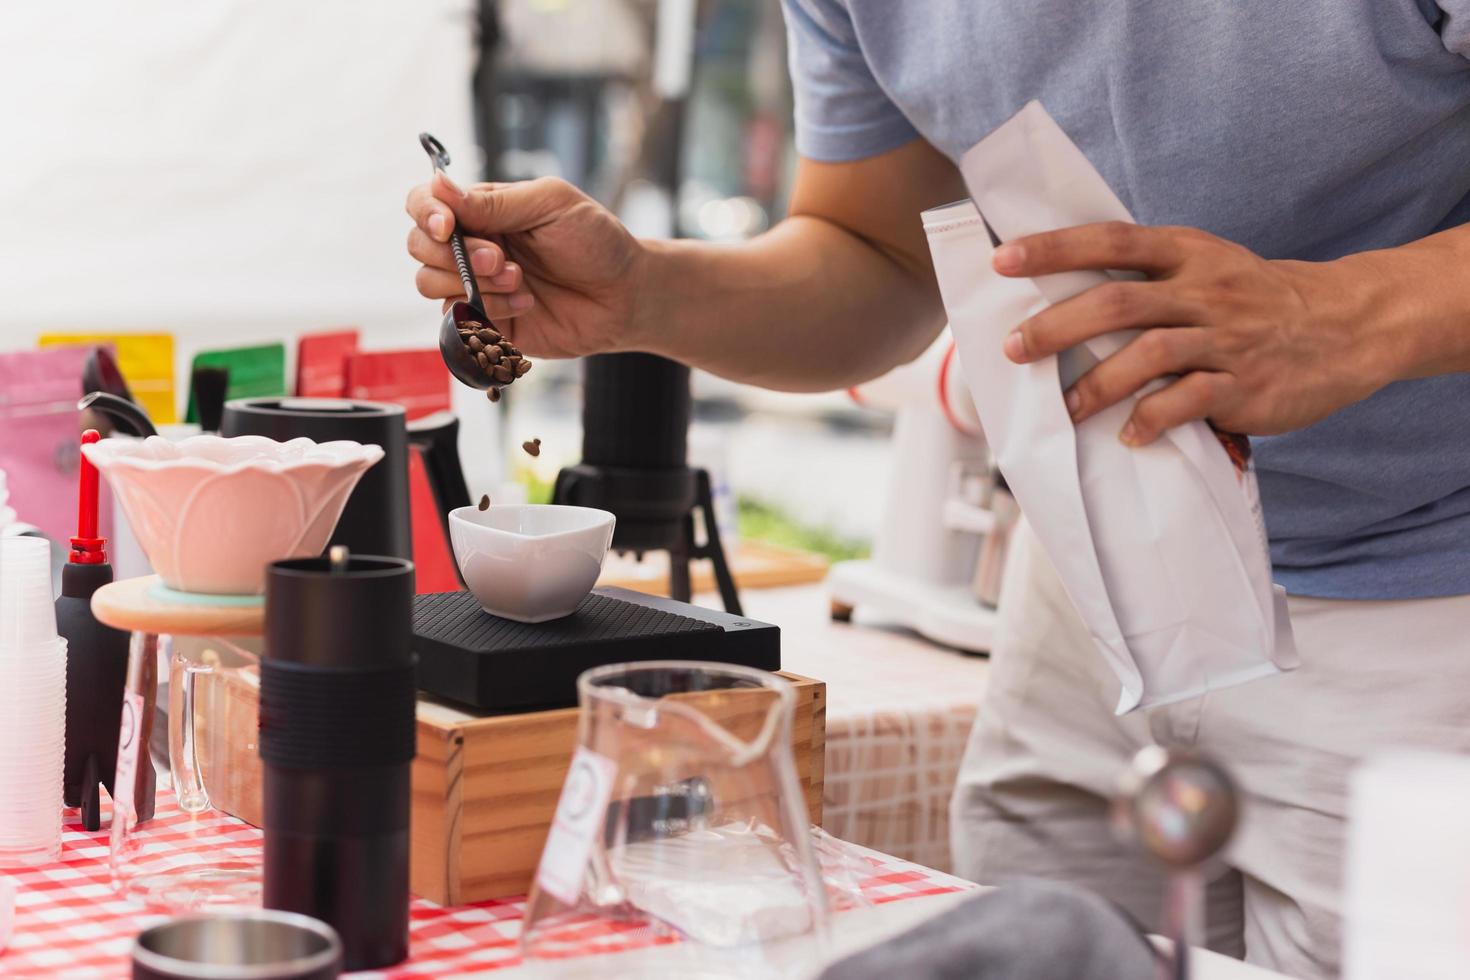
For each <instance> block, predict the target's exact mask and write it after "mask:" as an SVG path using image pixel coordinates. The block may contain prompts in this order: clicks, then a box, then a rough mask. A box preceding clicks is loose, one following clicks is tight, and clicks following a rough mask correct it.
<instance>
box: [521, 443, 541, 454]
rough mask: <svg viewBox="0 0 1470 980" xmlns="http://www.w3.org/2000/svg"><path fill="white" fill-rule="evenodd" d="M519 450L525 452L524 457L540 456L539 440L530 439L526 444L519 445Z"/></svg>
mask: <svg viewBox="0 0 1470 980" xmlns="http://www.w3.org/2000/svg"><path fill="white" fill-rule="evenodd" d="M521 448H522V449H524V450H525V451H526V455H527V456H540V455H541V440H540V439H530V440H528V441H526V442H523V443H521Z"/></svg>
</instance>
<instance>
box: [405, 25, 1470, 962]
mask: <svg viewBox="0 0 1470 980" xmlns="http://www.w3.org/2000/svg"><path fill="white" fill-rule="evenodd" d="M785 4H786V14H787V23H788V31H789V37H790V46H791V70H792V74H793V76H794V77H795V81H796V132H797V147H798V149H799V151H800V154H801V160H800V162H799V164H798V167H797V175H796V184H795V189H794V193H793V197H792V203H791V211H790V216H789V217H788V218H787V219H786V220H785V221H783V222H781V223H780V224H779V225H777V226H776V227H775V228H773V229H772V230H771V231H769V232H767V233H766V234H764V235H762V236H760V237H759V238H756V239H754V240H752V241H750V242H748V243H745V244H741V245H735V246H727V245H712V244H705V243H699V242H689V241H676V242H664V241H640V240H638V239H636V238H634V237H633V236H632V235H630V234H629V233H628V232H627V231H626V230H625V229H624V228H623V227H622V226H621V225H619V223H618V222H617V220H616V219H615V218H614V217H613V216H612V215H611V214H609V213H608V212H607V211H606V210H604V209H603V208H602V207H600V206H599V205H598V204H596V203H594V202H593V201H592V200H591V199H589V198H588V197H587V196H586V195H584V194H582V193H581V192H580V191H578V190H577V189H576V188H574V187H571V186H569V185H568V184H566V183H564V182H561V181H558V180H552V179H542V180H535V181H530V182H526V183H516V184H503V185H487V184H481V185H477V186H474V187H471V188H468V189H467V190H462V189H460V188H458V187H455V186H454V185H453V184H451V183H450V182H449V181H447V180H446V179H444V178H443V177H438V178H436V179H435V182H434V183H433V184H431V185H426V186H422V187H418V188H415V189H414V190H413V192H412V193H411V194H410V195H409V199H408V211H409V213H410V214H411V215H412V216H413V219H414V222H415V227H414V228H413V230H412V232H411V233H410V236H409V241H408V248H409V251H410V253H411V254H412V255H413V256H414V257H415V258H416V259H418V260H419V261H420V262H421V263H422V265H423V267H422V268H421V269H420V270H419V272H418V288H419V290H420V291H421V292H422V293H423V294H424V295H425V296H429V297H433V298H435V299H446V300H447V299H453V298H455V297H456V296H457V295H458V294H459V293H460V291H461V289H460V284H459V278H458V276H457V275H456V274H455V271H454V263H453V259H452V257H451V255H450V251H449V248H448V246H447V245H446V244H445V243H446V241H447V239H448V236H449V231H450V229H451V227H453V226H454V225H455V224H458V225H459V226H460V227H461V228H462V229H463V231H464V232H465V233H466V235H468V236H471V238H470V242H469V244H470V248H471V250H472V257H471V262H472V265H473V267H474V269H475V272H476V274H477V276H478V278H479V281H480V288H481V290H482V291H484V293H485V294H486V297H487V302H488V304H489V309H488V312H489V313H490V315H491V316H492V317H495V318H497V319H500V320H503V321H504V322H505V323H506V324H507V325H508V327H509V330H510V332H511V333H512V335H513V337H514V339H515V342H516V343H517V344H518V345H519V346H520V347H522V348H523V349H524V350H525V351H526V352H527V353H528V354H530V355H532V356H543V357H544V356H571V355H579V354H590V353H594V352H601V351H615V350H641V351H652V352H655V353H659V354H662V355H665V356H667V357H671V358H675V359H678V360H681V361H684V362H687V363H689V364H692V365H694V366H697V367H700V368H703V369H705V370H708V371H712V372H714V373H716V374H720V375H723V376H725V377H728V378H732V379H735V380H738V381H744V382H750V383H753V384H759V385H764V386H767V387H771V388H781V389H787V390H798V391H815V390H823V389H831V388H839V387H843V386H847V385H852V384H855V383H857V382H861V381H864V380H867V379H869V378H872V377H874V376H876V375H880V374H882V373H884V372H886V371H887V370H889V369H890V368H892V367H894V366H895V365H897V364H900V363H903V362H904V361H906V360H908V359H910V358H912V357H914V356H916V355H917V354H918V353H919V352H920V351H922V350H924V349H925V347H927V346H928V344H929V343H930V341H931V340H932V339H933V338H934V336H935V335H936V333H937V331H938V330H939V329H940V328H941V326H942V325H943V322H944V312H943V309H942V308H941V305H940V300H939V296H938V293H937V291H936V288H935V283H934V274H933V271H932V269H931V268H930V263H929V257H928V251H927V248H926V245H925V240H924V236H923V232H922V229H921V227H920V223H919V219H918V215H919V212H921V211H923V210H924V209H926V208H929V207H932V206H935V205H939V204H943V203H946V202H949V201H952V200H955V199H957V198H961V197H964V196H965V190H964V187H963V185H962V183H961V182H960V180H959V177H958V175H957V171H956V167H955V163H956V161H957V160H958V158H959V157H960V156H961V155H962V154H963V153H964V152H965V150H967V149H968V148H969V147H970V146H972V145H974V144H975V143H976V142H977V141H979V140H980V139H981V138H982V137H984V136H985V135H986V134H987V133H988V132H990V131H991V130H992V129H994V128H995V127H996V126H997V125H999V124H1000V123H1002V122H1003V121H1005V120H1006V119H1007V118H1009V117H1010V116H1011V115H1012V114H1013V113H1014V112H1016V110H1018V109H1019V108H1020V107H1021V106H1022V105H1023V104H1024V103H1025V102H1026V101H1027V100H1029V99H1033V98H1037V99H1040V100H1041V101H1042V103H1043V104H1044V105H1045V106H1046V108H1047V109H1048V110H1049V111H1050V112H1051V114H1052V115H1053V116H1055V117H1056V119H1057V120H1058V122H1059V123H1060V124H1061V126H1062V128H1063V129H1065V130H1066V131H1067V133H1068V135H1069V136H1071V138H1072V139H1073V140H1074V141H1075V142H1076V143H1077V144H1078V145H1079V146H1080V147H1081V148H1082V150H1083V152H1084V153H1086V155H1087V156H1088V158H1089V159H1090V160H1091V161H1092V163H1093V164H1094V165H1095V166H1096V167H1097V168H1098V170H1099V171H1100V172H1101V173H1102V174H1103V176H1104V177H1105V178H1106V179H1107V180H1108V182H1109V184H1110V185H1111V186H1112V187H1113V188H1114V189H1115V190H1116V191H1117V192H1118V194H1119V196H1120V197H1121V198H1122V199H1123V201H1124V203H1125V204H1126V205H1127V206H1128V207H1129V208H1130V209H1131V211H1132V213H1133V214H1134V215H1136V216H1137V218H1138V220H1139V222H1140V224H1139V226H1137V227H1134V226H1125V225H1098V226H1085V227H1078V228H1072V229H1067V230H1063V231H1058V232H1054V233H1050V234H1044V235H1036V236H1032V237H1029V238H1024V239H1019V240H1016V241H1014V242H1011V243H1009V244H1007V245H1006V246H1005V247H1002V248H1001V249H999V250H998V251H997V253H996V255H995V267H996V269H997V271H999V272H1001V273H1003V274H1006V275H1013V276H1036V275H1043V274H1046V273H1051V272H1058V271H1062V270H1068V269H1127V270H1135V271H1137V272H1139V273H1142V275H1143V277H1144V278H1142V279H1141V280H1140V281H1135V282H1117V283H1111V284H1108V285H1104V286H1099V287H1097V288H1095V289H1093V290H1091V291H1089V292H1086V293H1083V294H1081V295H1079V296H1077V297H1075V298H1073V299H1071V300H1068V301H1067V302H1065V303H1061V304H1058V305H1057V306H1054V307H1052V308H1050V309H1048V310H1046V311H1045V312H1042V313H1040V314H1038V315H1036V316H1035V317H1033V318H1032V319H1031V320H1029V321H1027V322H1026V323H1023V324H1021V325H1020V327H1019V328H1018V329H1017V331H1016V332H1015V333H1014V334H1012V335H1011V336H1010V337H1009V338H1008V339H1007V341H1006V342H1005V347H1004V350H1003V351H1000V350H998V351H996V356H997V357H1001V356H1004V357H1009V358H1011V359H1012V360H1014V361H1018V362H1025V361H1028V360H1032V359H1035V358H1041V357H1046V356H1048V355H1050V354H1052V353H1054V352H1056V351H1058V350H1061V349H1063V348H1065V347H1067V346H1069V345H1072V344H1075V343H1077V342H1078V341H1080V340H1082V339H1084V338H1086V337H1090V336H1093V335H1096V334H1098V333H1102V332H1106V331H1111V330H1116V329H1123V328H1137V329H1140V330H1141V331H1142V332H1141V333H1140V334H1139V336H1138V338H1137V339H1136V340H1134V341H1133V342H1132V343H1130V344H1129V345H1128V346H1127V347H1126V348H1124V349H1123V350H1122V351H1121V352H1119V353H1118V354H1116V355H1115V356H1113V357H1111V358H1109V359H1108V360H1106V361H1104V362H1103V363H1101V364H1099V365H1098V366H1097V367H1095V368H1094V369H1093V370H1092V371H1091V373H1089V374H1088V375H1086V376H1085V377H1083V378H1082V379H1081V380H1080V381H1078V382H1077V384H1076V385H1075V386H1074V387H1073V388H1072V389H1071V390H1070V391H1069V392H1068V393H1067V399H1068V405H1069V407H1070V409H1071V411H1072V413H1073V416H1074V418H1077V419H1082V418H1085V417H1087V416H1089V415H1092V414H1094V413H1096V412H1098V411H1099V410H1101V409H1102V408H1104V407H1105V406H1107V405H1110V404H1113V403H1115V402H1117V401H1118V400H1120V399H1122V398H1124V397H1127V396H1129V395H1131V394H1132V393H1134V392H1136V391H1137V390H1138V389H1139V388H1141V387H1142V386H1144V385H1146V384H1148V383H1149V382H1150V381H1152V380H1154V379H1157V378H1172V379H1173V380H1172V381H1170V382H1169V383H1167V384H1165V385H1164V386H1163V387H1162V388H1160V389H1159V390H1158V391H1157V392H1155V393H1152V394H1150V395H1148V396H1147V397H1145V398H1143V399H1141V400H1140V401H1139V402H1138V404H1137V406H1136V408H1135V409H1134V412H1133V414H1132V418H1131V419H1130V420H1129V422H1128V423H1127V425H1125V426H1124V427H1123V428H1122V429H1121V431H1120V432H1119V438H1120V439H1122V440H1123V441H1124V442H1125V443H1127V444H1129V445H1132V446H1140V447H1141V446H1145V445H1147V444H1148V443H1149V442H1151V441H1152V440H1153V439H1155V438H1157V437H1158V435H1159V433H1160V432H1162V431H1163V430H1165V429H1167V428H1168V427H1170V426H1174V425H1178V424H1180V423H1181V422H1184V421H1186V420H1189V419H1199V418H1207V419H1210V420H1211V421H1213V422H1215V423H1216V424H1218V425H1219V426H1221V427H1222V428H1225V429H1231V430H1235V431H1240V432H1246V433H1250V434H1252V435H1254V436H1258V437H1260V438H1258V439H1256V440H1255V451H1256V459H1257V465H1258V468H1259V475H1260V487H1261V493H1262V497H1263V498H1264V504H1265V514H1266V521H1267V527H1268V531H1269V534H1270V538H1271V553H1272V557H1273V561H1274V565H1275V575H1276V578H1277V580H1278V581H1279V582H1281V583H1282V584H1283V585H1285V586H1286V588H1287V589H1288V590H1289V591H1290V592H1291V593H1292V600H1291V612H1292V619H1293V624H1294V626H1295V631H1296V639H1297V644H1298V646H1299V648H1300V652H1301V656H1302V661H1303V666H1302V667H1301V668H1300V669H1298V670H1297V671H1295V672H1294V673H1291V674H1287V675H1284V676H1279V677H1274V678H1271V679H1267V680H1261V681H1257V682H1254V683H1252V684H1247V685H1243V686H1241V687H1237V688H1234V689H1231V690H1228V691H1225V692H1220V693H1214V694H1211V695H1209V696H1207V697H1205V698H1201V699H1196V700H1194V701H1191V702H1188V703H1186V704H1182V705H1174V706H1171V707H1167V708H1162V709H1159V710H1157V711H1154V712H1151V713H1148V714H1134V715H1129V716H1127V717H1124V718H1122V719H1118V718H1114V717H1113V716H1112V713H1111V707H1112V705H1113V704H1114V703H1115V702H1116V693H1117V692H1116V691H1115V690H1109V687H1108V685H1109V684H1110V683H1113V682H1111V681H1109V680H1108V678H1107V677H1106V676H1105V671H1104V670H1103V669H1102V668H1101V661H1100V658H1099V657H1098V656H1097V654H1096V652H1095V651H1094V649H1093V646H1092V643H1091V641H1090V639H1089V638H1088V636H1087V634H1086V632H1085V630H1083V629H1082V627H1081V626H1080V625H1079V623H1078V620H1077V617H1076V615H1075V613H1074V612H1073V611H1072V609H1071V607H1070V605H1069V603H1068V601H1067V599H1066V597H1065V595H1064V594H1063V592H1062V591H1061V589H1060V588H1059V586H1058V584H1057V582H1056V579H1055V575H1054V574H1053V572H1052V571H1051V569H1050V566H1049V564H1048V563H1047V561H1046V559H1045V557H1044V556H1043V555H1042V554H1041V553H1040V551H1039V549H1037V548H1036V547H1035V546H1034V544H1029V545H1028V544H1025V543H1023V544H1022V545H1021V546H1020V547H1019V549H1018V552H1017V554H1016V557H1015V559H1014V561H1013V562H1012V567H1011V570H1010V574H1011V581H1010V582H1009V584H1008V586H1007V592H1006V595H1007V596H1008V599H1007V602H1006V603H1005V606H1004V608H1003V609H1002V620H1003V622H1002V625H1001V628H1000V630H999V639H998V644H997V649H996V651H995V658H994V659H995V663H994V667H993V673H992V680H991V682H990V685H989V690H988V693H987V699H986V703H985V705H984V706H983V708H982V711H981V721H980V723H979V725H978V726H977V729H976V731H975V733H974V736H973V739H972V745H971V750H970V753H969V757H968V760H967V764H966V770H965V773H964V774H963V776H962V779H961V785H960V787H959V790H958V793H957V797H956V801H955V809H954V814H955V850H956V855H957V858H958V862H959V870H960V871H961V872H962V873H963V874H965V875H967V876H969V877H972V878H975V879H977V880H981V881H997V880H1002V879H1003V878H1005V877H1006V876H1008V875H1011V874H1041V875H1049V876H1053V877H1057V878H1066V879H1071V880H1073V881H1077V882H1080V883H1082V884H1084V885H1086V886H1088V887H1090V888H1093V889H1095V890H1096V891H1099V892H1101V893H1103V894H1105V895H1108V896H1110V897H1112V898H1114V899H1116V900H1118V901H1119V902H1121V903H1122V904H1124V905H1125V906H1127V907H1128V908H1129V909H1131V910H1132V911H1133V912H1134V913H1135V914H1136V915H1137V916H1139V917H1140V918H1143V919H1145V920H1152V918H1153V917H1154V914H1155V911H1156V909H1157V907H1158V904H1159V890H1158V885H1157V882H1155V881H1153V880H1151V879H1150V878H1149V876H1148V872H1147V871H1145V870H1144V869H1142V868H1140V867H1139V866H1138V865H1137V864H1136V862H1134V861H1133V859H1131V858H1130V857H1129V856H1128V855H1126V854H1125V853H1123V852H1122V851H1121V850H1120V848H1119V847H1117V846H1116V845H1115V844H1114V843H1113V842H1112V839H1111V837H1110V835H1109V832H1108V829H1107V826H1106V821H1105V814H1106V797H1107V795H1108V793H1109V790H1110V788H1111V784H1112V781H1113V778H1114V776H1115V775H1116V773H1117V772H1118V771H1119V770H1120V769H1121V768H1122V766H1123V764H1124V762H1125V761H1126V759H1127V758H1128V756H1129V755H1130V754H1131V753H1132V751H1133V750H1134V749H1135V748H1136V747H1138V746H1139V745H1141V744H1144V743H1145V742H1148V741H1150V740H1157V741H1160V742H1163V743H1166V744H1179V745H1190V746H1197V747H1199V748H1201V749H1203V750H1205V751H1208V752H1210V753H1213V754H1214V755H1216V756H1218V757H1220V758H1221V759H1222V760H1223V761H1225V762H1226V763H1227V764H1229V765H1230V766H1231V767H1232V768H1233V770H1234V771H1235V773H1236V775H1237V776H1238V777H1239V779H1240V781H1241V782H1242V784H1243V786H1244V790H1245V793H1246V795H1247V796H1248V803H1247V808H1248V809H1247V813H1248V814H1249V816H1248V819H1247V823H1246V825H1245V827H1244V828H1243V830H1242V833H1241V835H1240V836H1239V838H1238V840H1237V843H1236V846H1235V848H1234V850H1233V853H1232V855H1231V859H1230V866H1229V868H1228V870H1227V871H1226V872H1225V873H1223V874H1222V875H1221V876H1219V877H1218V878H1217V879H1216V880H1215V881H1214V882H1212V884H1211V887H1210V893H1209V904H1210V920H1209V921H1210V942H1211V945H1213V946H1214V947H1215V948H1217V949H1221V950H1224V951H1226V952H1229V953H1233V954H1235V955H1244V956H1246V957H1247V958H1248V959H1250V960H1252V961H1254V962H1256V963H1260V964H1263V965H1266V966H1270V967H1274V968H1276V969H1279V970H1282V971H1284V972H1286V973H1289V974H1291V975H1293V976H1298V977H1325V976H1331V975H1334V974H1335V973H1336V971H1337V963H1338V950H1339V946H1340V932H1339V929H1340V918H1341V889H1340V874H1341V860H1342V858H1341V848H1342V838H1343V822H1344V816H1345V809H1346V792H1345V786H1346V778H1347V775H1348V773H1349V771H1350V769H1351V767H1352V766H1353V765H1354V764H1355V763H1356V762H1357V761H1358V760H1360V759H1361V758H1362V757H1363V756H1364V755H1365V754H1366V753H1368V752H1371V751H1375V750H1377V749H1380V748H1383V747H1385V746H1389V745H1404V744H1409V745H1417V746H1423V747H1428V748H1437V749H1447V750H1456V751H1464V750H1470V697H1467V696H1466V691H1470V651H1467V650H1466V649H1465V648H1464V639H1463V638H1464V637H1465V636H1466V635H1467V634H1470V438H1467V437H1466V434H1465V432H1466V427H1467V424H1470V409H1467V408H1466V406H1467V405H1470V377H1467V376H1466V374H1465V372H1466V371H1467V370H1470V272H1467V270H1470V227H1466V226H1465V223H1466V222H1467V220H1470V166H1467V165H1466V161H1467V160H1470V60H1467V55H1470V0H1437V2H1436V0H1418V2H1409V0H1395V2H1392V3H1386V2H1382V0H1337V2H1333V3H1314V4H1302V3H1296V4H1280V3H1247V2H1237V3H1217V4H1185V5H1180V4H1164V3H1150V2H1143V0H1123V2H1119V3H1108V4H1089V3H1080V2H1076V0H1072V2H1068V0H1033V2H1031V3H1025V4H1019V3H1013V4H995V3H986V4H977V3H965V2H958V0H945V2H937V3H925V4H918V3H894V2H892V0H785Z"/></svg>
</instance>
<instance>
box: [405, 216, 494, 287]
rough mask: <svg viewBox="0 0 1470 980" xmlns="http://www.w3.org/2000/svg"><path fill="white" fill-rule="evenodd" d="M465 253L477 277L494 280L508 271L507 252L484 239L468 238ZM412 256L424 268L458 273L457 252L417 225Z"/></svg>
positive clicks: (412, 230) (410, 242) (410, 240)
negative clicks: (455, 259) (456, 264)
mask: <svg viewBox="0 0 1470 980" xmlns="http://www.w3.org/2000/svg"><path fill="white" fill-rule="evenodd" d="M464 247H465V251H467V252H468V253H469V256H470V268H472V269H474V270H475V275H476V276H484V277H486V278H490V277H494V276H496V275H498V274H500V273H501V272H503V271H504V270H505V269H506V267H507V266H506V261H505V251H504V250H503V249H502V248H501V247H500V246H499V245H497V244H495V243H494V242H487V241H486V240H485V239H483V238H466V239H465V240H464ZM408 254H409V255H412V256H413V257H414V258H416V259H418V260H419V261H420V262H422V263H423V264H424V265H428V266H433V267H434V268H436V269H447V270H449V271H451V272H453V271H454V270H455V265H454V252H453V251H451V250H450V248H449V246H448V245H446V244H444V243H443V242H436V241H435V240H434V239H432V238H430V237H429V236H428V234H426V233H425V232H424V230H423V229H422V228H420V227H418V226H417V225H415V226H414V227H412V228H410V229H409V232H408Z"/></svg>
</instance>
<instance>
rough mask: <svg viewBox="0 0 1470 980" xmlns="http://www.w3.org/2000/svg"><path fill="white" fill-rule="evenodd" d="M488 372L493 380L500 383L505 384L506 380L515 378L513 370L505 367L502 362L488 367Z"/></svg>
mask: <svg viewBox="0 0 1470 980" xmlns="http://www.w3.org/2000/svg"><path fill="white" fill-rule="evenodd" d="M490 373H491V374H492V375H494V377H495V380H496V381H499V382H500V383H501V384H506V383H507V382H509V381H512V380H514V379H515V372H514V371H512V370H511V369H510V368H508V367H506V366H505V365H504V364H497V365H495V366H494V367H493V368H491V369H490Z"/></svg>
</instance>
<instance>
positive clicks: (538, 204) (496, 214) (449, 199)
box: [433, 174, 571, 235]
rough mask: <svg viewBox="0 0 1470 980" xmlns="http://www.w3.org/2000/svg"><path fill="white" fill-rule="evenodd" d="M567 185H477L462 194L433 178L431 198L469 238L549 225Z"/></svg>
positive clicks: (545, 180)
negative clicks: (448, 211) (450, 211)
mask: <svg viewBox="0 0 1470 980" xmlns="http://www.w3.org/2000/svg"><path fill="white" fill-rule="evenodd" d="M570 187H571V185H569V184H567V183H566V182H565V181H562V180H557V179H556V178H553V177H540V178H537V179H536V180H525V181H517V182H515V183H511V184H481V185H479V186H477V187H474V188H471V189H470V190H469V191H462V190H460V189H459V188H458V187H456V186H455V185H454V183H453V182H452V181H450V180H449V178H447V177H445V176H444V175H443V174H439V175H438V176H436V177H435V178H434V187H433V191H434V196H435V197H437V198H438V199H439V200H441V201H443V202H444V203H445V204H447V205H449V207H450V208H451V209H453V211H454V216H455V221H456V223H457V224H458V225H459V227H460V229H461V230H462V231H464V232H465V233H467V234H471V235H494V234H499V233H510V232H517V231H527V230H529V229H531V228H535V227H536V226H537V225H542V224H545V223H546V222H547V221H550V220H551V219H552V218H553V217H555V215H556V214H557V212H558V211H560V210H561V208H562V207H563V206H564V205H565V203H566V201H565V196H566V194H565V192H566V190H568V189H570Z"/></svg>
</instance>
